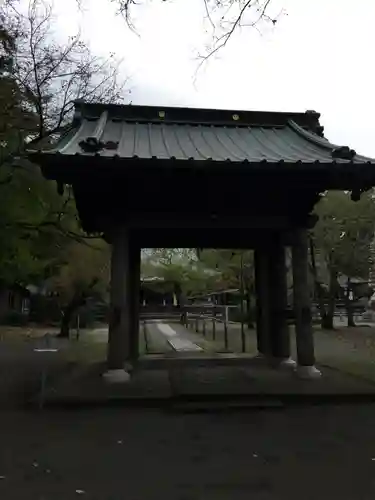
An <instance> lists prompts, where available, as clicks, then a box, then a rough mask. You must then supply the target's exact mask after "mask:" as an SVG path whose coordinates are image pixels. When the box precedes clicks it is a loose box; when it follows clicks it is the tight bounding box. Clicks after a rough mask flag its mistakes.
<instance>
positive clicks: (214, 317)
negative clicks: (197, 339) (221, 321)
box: [212, 307, 216, 340]
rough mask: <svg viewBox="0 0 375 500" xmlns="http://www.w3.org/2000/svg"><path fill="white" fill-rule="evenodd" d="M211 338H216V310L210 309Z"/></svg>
mask: <svg viewBox="0 0 375 500" xmlns="http://www.w3.org/2000/svg"><path fill="white" fill-rule="evenodd" d="M212 340H216V310H215V307H214V308H213V311H212Z"/></svg>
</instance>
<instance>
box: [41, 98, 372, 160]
mask: <svg viewBox="0 0 375 500" xmlns="http://www.w3.org/2000/svg"><path fill="white" fill-rule="evenodd" d="M73 125H74V126H73V128H72V130H71V131H70V133H69V134H68V135H67V136H66V137H65V138H63V139H62V140H61V141H60V143H59V144H58V145H57V147H55V148H54V149H52V150H50V151H48V152H45V153H46V154H47V155H48V156H49V155H51V154H56V153H58V154H59V153H60V154H61V155H64V156H67V157H69V156H73V155H75V156H76V155H79V156H81V157H91V156H96V157H98V156H99V157H103V158H105V159H111V158H113V159H114V158H116V159H119V158H120V159H124V160H126V159H133V160H137V159H141V160H142V159H143V160H159V161H163V162H165V161H168V160H178V161H189V160H194V161H196V162H202V161H203V162H206V161H209V162H220V163H221V162H231V163H236V164H238V163H247V162H250V163H257V164H258V163H261V162H267V163H278V162H283V161H284V162H287V163H297V162H302V163H312V162H317V163H323V164H329V163H330V164H331V163H333V162H334V161H335V162H337V163H368V162H371V163H372V162H373V161H372V160H370V159H369V158H365V157H362V156H359V155H357V154H356V152H355V151H353V150H351V149H350V148H348V147H338V146H335V145H333V144H331V143H329V142H328V141H327V140H326V139H325V138H324V137H322V129H323V128H322V127H321V126H320V124H319V115H318V114H317V113H315V112H306V113H268V112H241V111H217V110H193V109H186V108H156V107H148V106H131V105H128V106H100V105H88V104H77V105H76V116H75V120H74V124H73Z"/></svg>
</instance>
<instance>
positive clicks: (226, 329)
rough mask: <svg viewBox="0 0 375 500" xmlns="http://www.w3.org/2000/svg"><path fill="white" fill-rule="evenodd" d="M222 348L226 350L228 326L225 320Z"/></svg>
mask: <svg viewBox="0 0 375 500" xmlns="http://www.w3.org/2000/svg"><path fill="white" fill-rule="evenodd" d="M224 348H225V350H226V351H227V350H228V324H227V320H226V319H225V320H224Z"/></svg>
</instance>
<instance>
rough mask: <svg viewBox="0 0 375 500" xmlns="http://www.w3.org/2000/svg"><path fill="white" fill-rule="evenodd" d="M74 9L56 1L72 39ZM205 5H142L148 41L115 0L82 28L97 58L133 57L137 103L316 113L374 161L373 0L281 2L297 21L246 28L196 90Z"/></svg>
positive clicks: (191, 1)
mask: <svg viewBox="0 0 375 500" xmlns="http://www.w3.org/2000/svg"><path fill="white" fill-rule="evenodd" d="M143 1H144V0H143ZM74 2H75V0H55V5H56V8H57V9H58V12H59V17H58V20H59V24H60V28H61V30H62V31H63V32H65V33H70V32H71V31H72V30H74V24H75V22H74V21H75V17H74V12H75V7H74ZM202 4H203V0H169V2H162V1H161V0H148V2H147V5H146V6H138V7H135V13H136V26H137V31H138V33H139V35H140V36H139V37H137V36H136V35H134V34H132V33H131V32H130V31H129V29H128V28H127V27H126V24H125V22H124V20H123V19H122V18H121V17H116V16H115V15H114V12H115V8H114V6H111V4H110V1H109V0H85V5H86V9H85V12H84V14H83V15H81V16H80V17H81V21H80V22H81V26H82V31H83V35H84V37H85V39H87V40H88V41H89V42H90V45H91V47H92V49H93V51H94V52H96V53H99V54H103V55H105V54H106V53H108V52H110V51H113V52H115V53H116V54H117V56H118V57H121V58H124V63H123V71H124V75H129V76H130V77H131V81H130V84H129V86H130V87H131V89H132V94H131V96H130V98H131V100H132V102H133V104H153V105H161V106H162V105H172V106H179V105H180V106H193V107H207V108H215V107H216V108H229V109H236V110H241V109H254V110H276V111H305V110H306V109H315V110H316V111H319V112H320V113H321V114H322V117H321V123H322V125H324V126H325V135H326V137H327V138H328V139H329V140H331V141H332V142H334V143H338V144H342V145H349V146H351V147H353V148H354V149H356V150H357V152H359V153H361V154H365V155H369V156H373V157H375V122H374V120H373V116H375V98H374V92H375V69H374V64H375V63H374V56H373V51H374V48H375V29H374V23H375V1H374V0H356V1H355V2H353V0H273V6H274V7H273V9H274V10H275V11H276V12H278V11H279V10H280V9H281V7H283V8H285V10H286V12H287V14H288V15H286V16H282V17H281V18H280V20H279V23H278V24H277V25H276V27H275V28H274V29H270V28H269V27H268V28H267V27H264V28H263V29H262V35H260V34H259V33H258V32H257V31H256V30H252V29H243V30H242V31H241V32H240V33H238V34H237V35H236V37H235V38H234V39H233V40H232V41H231V42H230V44H229V46H228V47H227V48H226V49H225V50H224V51H221V52H220V53H219V56H218V57H217V58H215V59H211V60H210V61H209V62H208V63H207V64H206V65H205V67H204V69H203V70H202V71H200V72H199V73H198V76H197V79H196V81H195V83H194V76H195V72H196V69H197V66H198V60H197V59H196V54H197V51H198V50H199V49H202V47H203V44H204V43H205V41H207V39H208V38H207V36H208V35H205V33H204V23H203V21H202V15H203V14H204V11H203V10H202ZM77 19H78V18H77ZM205 26H207V24H206V25H205Z"/></svg>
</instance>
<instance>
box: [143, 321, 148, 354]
mask: <svg viewBox="0 0 375 500" xmlns="http://www.w3.org/2000/svg"><path fill="white" fill-rule="evenodd" d="M143 337H144V339H145V348H146V354H148V339H147V328H146V320H144V321H143Z"/></svg>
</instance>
